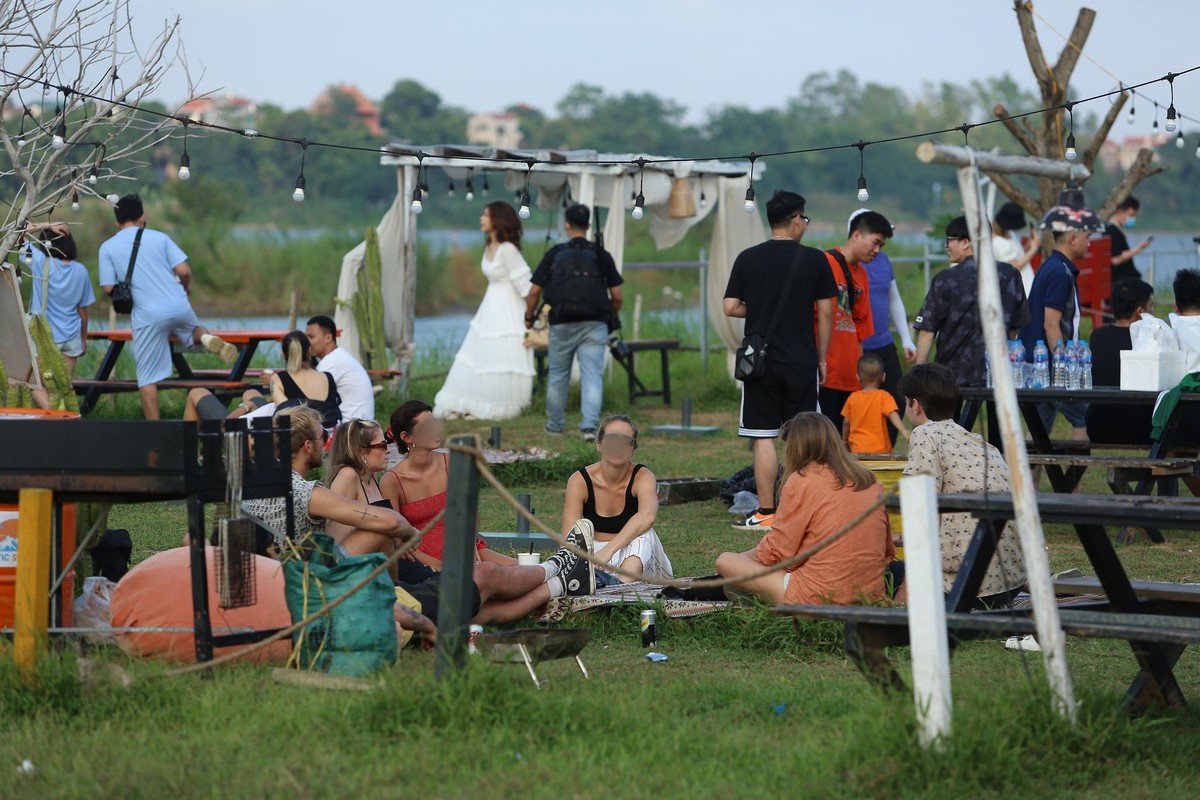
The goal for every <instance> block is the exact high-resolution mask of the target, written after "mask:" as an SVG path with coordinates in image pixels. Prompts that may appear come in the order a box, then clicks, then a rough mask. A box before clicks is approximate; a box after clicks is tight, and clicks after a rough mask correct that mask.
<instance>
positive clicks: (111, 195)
mask: <svg viewBox="0 0 1200 800" xmlns="http://www.w3.org/2000/svg"><path fill="white" fill-rule="evenodd" d="M104 199H105V200H107V201H108V202H110V203H112V204H113V205H114V206H115V205H116V204H117V201H118V200H120V199H121V198H120V197H119V196H118V195H117V193H116V192H109V193H108V194H106V195H104Z"/></svg>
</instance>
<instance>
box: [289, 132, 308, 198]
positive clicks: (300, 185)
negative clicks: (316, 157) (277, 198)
mask: <svg viewBox="0 0 1200 800" xmlns="http://www.w3.org/2000/svg"><path fill="white" fill-rule="evenodd" d="M306 158H308V140H307V139H301V140H300V174H299V175H298V176H296V188H295V189H294V190H293V191H292V199H293V200H295V201H296V202H297V203H303V202H304V160H305V159H306Z"/></svg>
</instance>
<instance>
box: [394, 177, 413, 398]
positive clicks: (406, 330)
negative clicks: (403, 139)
mask: <svg viewBox="0 0 1200 800" xmlns="http://www.w3.org/2000/svg"><path fill="white" fill-rule="evenodd" d="M399 179H400V197H401V199H405V200H406V199H407V198H410V197H412V193H413V189H415V188H416V186H417V168H416V167H404V168H403V169H402V170H400V176H399ZM404 265H405V269H404V290H403V291H402V292H401V295H400V301H401V304H402V306H403V308H404V318H403V319H402V320H401V322H400V331H401V336H400V338H401V339H403V340H404V350H403V352H400V353H397V354H396V356H397V359H398V361H399V368H400V377H399V381H398V386H397V389H398V390H399V392H400V397H402V398H403V397H407V396H408V385H409V377H410V376H411V375H412V365H413V361H414V360H415V359H416V343H415V342H414V341H413V336H414V333H413V331H414V327H413V326H414V325H415V320H416V318H417V215H416V214H414V213H412V211H410V210H408V207H407V205H406V206H405V210H404Z"/></svg>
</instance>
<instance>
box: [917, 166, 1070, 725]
mask: <svg viewBox="0 0 1200 800" xmlns="http://www.w3.org/2000/svg"><path fill="white" fill-rule="evenodd" d="M972 154H973V153H972V152H970V151H969V152H968V156H970V155H972ZM958 185H959V189H960V190H961V191H962V199H963V209H964V211H965V215H966V218H967V227H968V228H969V230H970V233H971V241H972V242H974V243H976V246H975V248H974V250H975V258H976V261H977V262H978V269H979V316H980V321H981V322H982V324H983V338H984V340H985V341H986V343H987V353H988V359H989V360H990V361H991V363H992V364H1000V365H1003V364H1008V344H1007V335H1006V332H1005V330H1004V308H1003V305H1002V304H1001V301H1000V280H999V277H998V273H997V272H996V258H995V256H994V255H993V253H992V248H991V247H990V246H989V245H990V244H991V233H990V231H991V229H990V227H989V225H988V219H987V217H986V215H984V213H983V208H982V204H981V203H980V198H979V182H978V175H977V173H976V171H975V165H974V163H973V161H972V163H968V164H967V165H965V166H960V167H959V169H958ZM992 382H993V395H992V396H993V398H994V400H995V403H996V411H997V417H998V419H999V422H1000V432H1001V437H1002V439H1003V442H1004V458H1005V460H1006V461H1007V462H1008V469H1009V472H1010V473H1011V474H1012V501H1013V515H1014V519H1015V521H1016V524H1017V532H1018V534H1019V535H1020V537H1021V549H1022V551H1023V552H1024V559H1025V574H1026V577H1027V579H1028V581H1029V593H1030V595H1031V597H1032V599H1033V619H1034V624H1035V625H1036V627H1037V641H1038V644H1039V645H1041V647H1042V660H1043V661H1044V662H1045V666H1046V677H1047V679H1048V680H1049V683H1050V692H1051V696H1052V697H1053V698H1054V708H1055V710H1056V711H1057V712H1058V713H1059V714H1060V715H1061V716H1063V717H1065V718H1066V719H1068V720H1070V721H1071V722H1072V723H1074V722H1075V713H1076V705H1075V689H1074V687H1073V685H1072V683H1071V673H1070V671H1069V670H1068V668H1067V651H1066V637H1065V636H1064V634H1063V631H1062V621H1061V620H1060V619H1059V616H1058V601H1057V599H1056V598H1055V596H1054V586H1053V581H1052V579H1051V576H1050V561H1049V559H1048V558H1047V556H1046V536H1045V532H1044V531H1043V530H1042V520H1041V515H1040V514H1039V513H1038V504H1037V487H1035V486H1034V485H1033V473H1032V472H1031V471H1030V469H1029V454H1028V453H1027V452H1026V451H1025V433H1024V430H1023V428H1022V427H1021V415H1020V412H1019V410H1018V407H1017V392H1016V388H1015V387H1014V386H1013V378H1012V371H1011V370H1007V369H993V370H992ZM904 539H905V544H906V545H907V542H908V529H907V527H906V528H905V534H904ZM904 552H905V555H906V556H907V555H908V548H907V546H906V547H905V551H904ZM997 557H999V556H998V555H997Z"/></svg>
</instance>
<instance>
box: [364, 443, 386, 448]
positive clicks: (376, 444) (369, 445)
mask: <svg viewBox="0 0 1200 800" xmlns="http://www.w3.org/2000/svg"><path fill="white" fill-rule="evenodd" d="M387 446H388V443H387V442H372V443H371V444H368V445H363V450H387Z"/></svg>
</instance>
